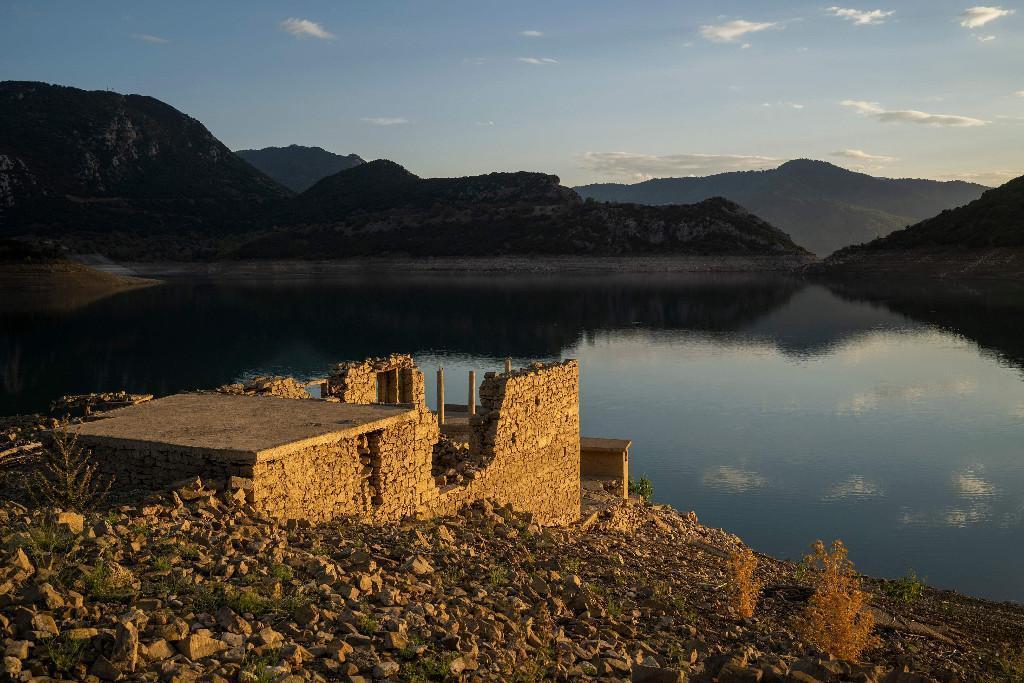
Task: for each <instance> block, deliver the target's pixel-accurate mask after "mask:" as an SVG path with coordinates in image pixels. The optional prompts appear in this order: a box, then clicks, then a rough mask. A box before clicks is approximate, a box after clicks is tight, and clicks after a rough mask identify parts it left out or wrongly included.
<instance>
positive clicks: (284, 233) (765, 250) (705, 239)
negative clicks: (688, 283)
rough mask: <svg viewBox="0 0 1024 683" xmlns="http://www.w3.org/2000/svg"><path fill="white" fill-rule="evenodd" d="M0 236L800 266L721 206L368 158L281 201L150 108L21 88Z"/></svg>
mask: <svg viewBox="0 0 1024 683" xmlns="http://www.w3.org/2000/svg"><path fill="white" fill-rule="evenodd" d="M296 149H298V148H296ZM288 150H292V148H287V149H286V150H285V151H286V152H288V154H290V155H293V152H295V150H293V151H288ZM298 151H301V150H298ZM272 156H273V155H272ZM2 237H30V238H33V239H36V240H38V239H43V240H52V241H54V242H55V243H58V244H59V245H60V246H61V247H64V248H67V249H69V250H70V252H71V253H87V254H96V253H98V254H102V255H104V256H106V257H109V258H112V259H115V260H140V261H143V260H166V261H192V260H206V259H213V258H232V257H247V258H288V257H295V258H333V257H344V256H353V255H377V254H409V255H418V256H423V255H492V254H537V253H544V254H598V255H611V254H616V255H629V254H716V255H717V254H743V255H762V254H770V255H774V254H783V255H797V256H800V257H801V258H802V257H804V256H806V255H807V254H806V252H804V250H803V249H801V248H800V247H798V246H797V245H796V244H794V243H793V242H792V240H790V239H789V237H788V236H787V235H785V234H784V233H783V232H781V231H779V230H778V229H776V228H774V227H773V226H771V225H770V224H768V223H766V222H765V221H763V220H761V219H760V218H758V217H756V216H754V215H752V214H750V213H748V212H747V211H746V210H745V209H742V208H740V207H739V206H737V205H735V204H733V203H732V202H729V201H726V200H724V199H721V198H714V199H708V200H706V201H701V202H698V203H695V204H693V205H685V206H684V205H678V206H639V205H635V204H602V203H595V202H589V203H584V202H583V200H581V199H580V197H579V195H577V194H576V193H575V192H573V191H572V190H571V189H569V188H566V187H563V186H562V185H560V183H559V179H558V178H557V177H555V176H552V175H545V174H542V173H527V172H519V173H490V174H487V175H479V176H471V177H466V178H420V177H418V176H416V175H414V174H412V173H410V172H409V171H407V170H406V169H404V168H402V167H401V166H399V165H398V164H396V163H394V162H390V161H386V160H379V161H374V162H370V163H360V164H357V165H356V166H353V167H352V168H348V169H346V170H342V171H339V172H337V173H334V174H332V175H329V176H327V177H325V178H322V179H320V180H318V181H317V182H315V183H314V184H313V185H312V186H310V187H309V188H308V189H306V190H305V191H303V192H302V193H300V194H298V195H294V194H293V193H292V192H290V191H289V190H288V189H287V188H285V187H283V186H281V185H279V184H277V183H276V182H275V181H274V180H273V179H271V178H270V177H268V176H266V175H264V174H263V173H262V172H260V171H259V170H257V169H256V168H254V167H253V166H252V165H250V164H249V163H248V162H247V161H245V160H244V159H243V158H242V157H241V156H238V155H236V154H234V153H232V152H231V151H230V150H228V149H227V147H225V146H224V145H223V144H222V143H221V142H220V141H219V140H217V139H216V138H215V137H214V136H213V135H211V134H210V132H209V131H208V130H207V129H206V128H205V127H203V125H202V124H201V123H199V122H198V121H196V120H195V119H193V118H190V117H189V116H186V115H185V114H183V113H181V112H179V111H178V110H176V109H174V108H173V107H171V106H169V105H167V104H164V103H163V102H160V101H159V100H156V99H153V98H151V97H144V96H139V95H120V94H117V93H112V92H106V91H91V92H90V91H84V90H78V89H76V88H67V87H61V86H54V85H47V84H43V83H28V82H3V83H0V238H2Z"/></svg>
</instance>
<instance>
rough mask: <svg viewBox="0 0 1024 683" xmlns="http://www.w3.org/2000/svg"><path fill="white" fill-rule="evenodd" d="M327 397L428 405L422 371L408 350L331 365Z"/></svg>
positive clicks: (343, 400)
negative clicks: (407, 353)
mask: <svg viewBox="0 0 1024 683" xmlns="http://www.w3.org/2000/svg"><path fill="white" fill-rule="evenodd" d="M324 397H325V398H327V399H328V400H330V399H334V400H337V401H340V402H342V403H409V404H416V405H425V394H424V388H423V373H422V372H420V371H419V370H418V369H417V368H416V362H415V361H413V359H412V356H409V355H405V354H398V353H393V354H391V355H390V356H386V357H380V358H368V359H366V360H364V361H345V362H343V363H338V364H337V365H335V366H334V367H332V368H331V370H330V374H329V375H328V376H327V382H326V383H325V385H324Z"/></svg>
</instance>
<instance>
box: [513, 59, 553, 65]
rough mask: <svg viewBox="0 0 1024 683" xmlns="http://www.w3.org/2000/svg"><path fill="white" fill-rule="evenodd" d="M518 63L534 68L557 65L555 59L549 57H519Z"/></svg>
mask: <svg viewBox="0 0 1024 683" xmlns="http://www.w3.org/2000/svg"><path fill="white" fill-rule="evenodd" d="M519 61H520V62H522V63H523V64H533V65H536V66H541V65H544V64H558V60H557V59H551V58H550V57H520V58H519Z"/></svg>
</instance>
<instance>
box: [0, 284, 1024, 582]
mask: <svg viewBox="0 0 1024 683" xmlns="http://www.w3.org/2000/svg"><path fill="white" fill-rule="evenodd" d="M1022 313H1024V287H1021V286H1015V285H970V286H965V285H949V284H942V283H938V284H937V283H928V284H916V283H900V284H898V285H895V286H893V285H888V286H886V285H882V284H880V283H860V284H857V285H854V284H850V283H840V284H835V283H831V284H828V285H822V284H814V283H806V282H802V281H799V280H796V279H792V278H780V277H762V276H715V277H707V276H677V275H676V276H672V275H643V276H641V275H624V276H607V275H602V276H600V277H580V276H573V277H530V278H526V279H524V278H515V277H509V276H500V277H479V276H465V275H460V276H450V275H449V276H443V275H437V274H432V275H412V276H408V277H395V276H384V275H378V276H374V277H372V278H371V279H359V278H350V279H341V280H326V281H324V280H320V281H294V280H292V281H287V282H276V283H274V282H270V283H268V282H252V283H237V282H233V283H221V284H218V283H214V282H191V283H190V282H180V283H171V284H168V285H166V286H163V287H158V288H153V289H146V290H139V291H134V292H127V293H124V294H120V295H117V296H114V297H111V298H108V299H103V300H99V301H92V302H88V303H86V304H84V305H81V306H77V307H72V308H67V309H65V308H61V307H53V306H51V307H46V308H39V309H33V308H31V307H28V308H26V307H25V306H23V305H22V306H21V307H20V308H16V309H15V308H13V307H11V308H8V309H7V310H6V311H4V312H0V381H2V382H3V393H2V396H0V412H5V413H10V412H16V411H27V410H37V409H41V408H45V406H46V404H47V403H48V401H49V400H51V399H52V398H53V397H55V396H56V395H58V394H61V393H67V392H80V391H92V390H102V389H113V388H127V389H129V390H132V391H152V392H156V393H159V394H164V393H171V392H174V391H177V390H181V389H188V388H195V387H209V386H213V385H217V384H221V383H225V382H229V381H233V380H235V379H237V378H238V377H240V376H243V375H245V374H250V373H255V372H279V373H288V374H295V375H298V376H306V377H311V376H318V375H320V374H322V373H323V371H324V368H326V366H327V365H328V363H330V362H333V361H336V360H339V359H344V358H361V357H364V356H368V355H375V354H380V353H385V352H389V351H407V352H412V353H413V354H414V355H415V356H416V358H417V360H418V361H419V362H420V364H421V365H422V366H423V367H425V368H427V369H430V368H432V367H433V366H434V365H436V364H443V365H444V366H445V368H446V371H447V373H448V375H449V376H450V377H453V378H454V377H456V376H459V374H460V373H462V372H464V371H468V370H470V369H474V370H477V371H478V372H479V371H483V370H488V369H495V368H497V367H498V366H499V365H500V363H501V359H502V358H504V357H505V356H511V357H513V358H514V359H516V361H517V362H525V361H529V360H535V359H549V358H557V357H562V356H569V357H577V358H579V359H580V361H581V372H582V377H581V387H582V398H583V404H582V414H581V419H582V426H583V429H584V431H585V432H586V433H588V434H592V435H599V436H612V437H626V438H631V439H633V441H634V448H633V451H632V453H633V458H632V464H631V468H632V470H633V472H634V473H635V474H647V475H648V476H650V477H651V478H652V480H653V481H654V483H655V495H656V498H658V499H660V500H663V501H665V502H669V503H672V504H674V505H677V506H679V507H681V508H684V509H694V510H696V511H697V512H698V514H699V515H700V517H701V519H702V520H703V521H705V522H708V523H711V524H715V525H718V526H723V527H726V528H728V529H730V530H732V531H735V532H736V533H738V534H740V535H741V536H743V537H744V538H745V539H746V540H748V541H749V542H750V543H752V544H753V545H754V546H755V547H757V548H758V549H760V550H763V551H766V552H770V553H774V554H777V555H781V556H789V557H799V556H801V555H802V554H803V553H804V552H805V551H806V549H807V545H808V544H809V543H810V542H811V541H813V540H814V539H816V538H823V539H826V540H829V539H832V538H836V537H842V538H843V539H844V540H845V541H846V542H847V543H848V545H849V546H850V547H851V548H852V549H853V556H854V559H855V560H857V563H858V567H859V568H861V569H863V570H865V571H868V572H872V573H880V574H886V575H899V574H902V573H903V572H904V571H906V570H907V569H908V568H911V567H913V568H915V569H916V570H918V572H919V573H921V574H922V575H926V576H927V577H928V578H929V580H930V581H931V582H933V583H936V584H938V585H942V586H950V587H957V588H961V589H964V590H967V591H971V592H976V593H979V594H983V595H989V596H993V597H1000V598H1016V599H1024V576H1021V575H1020V574H1019V572H1017V571H1016V569H1015V568H1016V567H1017V566H1019V563H1020V562H1021V561H1022V560H1024V543H1022V541H1024V531H1022V530H1024V526H1022V524H1024V458H1022V456H1024V452H1022V451H1024V448H1022V444H1024V426H1022V425H1024V382H1022V381H1021V376H1020V370H1021V368H1024V328H1022V326H1024V316H1022V315H1021V314H1022ZM431 374H432V373H429V372H428V384H429V381H430V380H431V379H432V378H431ZM452 381H454V380H452ZM430 395H431V393H430V388H429V386H428V396H430Z"/></svg>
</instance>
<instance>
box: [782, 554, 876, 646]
mask: <svg viewBox="0 0 1024 683" xmlns="http://www.w3.org/2000/svg"><path fill="white" fill-rule="evenodd" d="M812 549H813V550H814V552H813V554H811V555H808V556H807V558H806V559H805V560H804V562H805V563H806V564H807V565H808V566H810V567H813V568H814V569H815V570H816V571H814V573H813V575H812V582H813V584H814V594H813V595H812V596H811V598H810V600H809V602H808V604H807V607H806V608H805V610H804V612H803V614H802V615H801V616H800V617H799V618H798V619H797V623H796V630H797V633H798V634H799V635H800V637H801V638H803V639H804V640H805V641H807V642H808V643H810V644H811V645H813V646H815V647H817V648H819V649H821V650H823V651H825V652H827V653H828V654H830V655H833V656H835V657H838V658H840V659H846V660H857V659H859V658H860V655H861V653H862V652H864V650H866V649H867V648H869V647H871V646H872V645H873V644H874V642H875V639H874V637H873V636H872V635H871V628H872V627H873V626H874V624H875V620H874V618H873V617H872V616H871V613H870V612H869V611H868V610H867V603H868V599H869V597H870V596H869V595H868V594H867V593H865V592H864V591H862V590H861V589H860V579H859V578H858V576H857V572H856V571H855V570H854V568H853V563H852V562H850V560H849V559H847V550H846V546H845V545H843V542H842V541H838V540H837V541H834V542H833V543H832V550H831V552H829V551H827V550H826V549H825V544H824V543H822V542H821V541H815V543H814V545H813V546H812Z"/></svg>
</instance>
